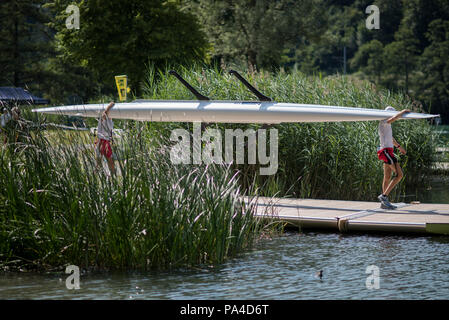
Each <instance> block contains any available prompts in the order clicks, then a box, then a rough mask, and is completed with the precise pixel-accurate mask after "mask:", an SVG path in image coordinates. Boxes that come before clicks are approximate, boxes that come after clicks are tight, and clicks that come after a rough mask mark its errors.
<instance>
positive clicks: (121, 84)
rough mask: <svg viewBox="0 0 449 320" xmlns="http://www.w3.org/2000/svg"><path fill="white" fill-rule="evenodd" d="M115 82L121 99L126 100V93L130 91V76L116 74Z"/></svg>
mask: <svg viewBox="0 0 449 320" xmlns="http://www.w3.org/2000/svg"><path fill="white" fill-rule="evenodd" d="M115 84H116V85H117V90H118V96H119V100H120V101H126V94H127V93H128V92H129V88H128V77H127V76H126V75H123V76H115Z"/></svg>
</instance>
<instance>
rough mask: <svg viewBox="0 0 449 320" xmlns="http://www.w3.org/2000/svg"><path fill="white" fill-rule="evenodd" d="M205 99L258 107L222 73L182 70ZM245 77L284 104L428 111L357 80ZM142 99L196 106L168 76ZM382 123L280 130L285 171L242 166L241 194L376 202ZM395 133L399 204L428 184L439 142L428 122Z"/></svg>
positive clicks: (152, 82) (156, 78)
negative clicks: (410, 190) (412, 189)
mask: <svg viewBox="0 0 449 320" xmlns="http://www.w3.org/2000/svg"><path fill="white" fill-rule="evenodd" d="M178 71H179V72H180V73H181V75H182V76H183V77H184V78H185V79H186V80H187V81H188V82H190V83H191V84H192V85H193V86H194V87H196V88H198V89H199V91H200V92H201V93H203V94H204V95H206V96H208V97H210V98H211V99H217V100H229V99H232V100H255V97H254V96H252V94H251V93H250V92H249V91H248V90H247V89H246V88H245V87H244V86H243V85H241V84H240V83H239V82H238V81H237V80H236V79H235V78H234V77H233V76H231V75H229V74H228V73H227V72H225V71H223V70H220V69H217V68H215V69H201V68H193V69H182V68H181V69H180V70H178ZM243 75H244V76H245V77H246V78H247V79H248V81H249V82H251V83H252V84H254V85H255V86H256V87H257V88H259V89H260V90H261V91H262V92H263V93H264V94H266V95H268V96H270V97H272V99H273V100H275V101H278V102H294V103H310V104H322V105H334V106H348V107H361V108H380V109H384V108H385V107H386V106H389V105H391V106H393V107H395V108H396V109H397V110H401V109H405V108H408V109H412V110H414V111H417V112H422V107H421V106H420V105H419V103H417V102H416V101H412V100H411V99H410V98H409V97H408V96H406V95H404V94H402V93H393V92H391V91H388V90H383V89H378V88H376V87H375V86H374V85H373V84H371V83H369V82H367V81H361V80H358V79H356V78H353V77H350V76H339V75H336V76H330V77H326V78H322V77H319V76H306V75H304V74H302V73H300V72H297V71H292V72H289V73H287V72H283V71H282V70H280V71H279V72H277V73H275V74H274V73H267V72H246V73H243ZM143 89H144V90H143V92H144V95H145V98H148V99H194V97H193V95H192V94H191V93H190V92H189V91H188V90H187V89H185V88H184V87H183V86H182V84H180V83H179V82H178V81H177V79H175V78H174V77H172V76H170V75H169V74H168V73H167V72H165V73H164V72H159V73H158V74H156V72H155V71H154V70H152V69H150V70H149V71H148V79H147V82H146V84H145V85H144V88H143ZM378 123H379V122H378V121H366V122H350V123H313V124H310V123H298V124H280V125H276V126H274V127H275V128H277V129H278V130H279V169H278V171H277V173H276V174H275V175H273V176H260V175H259V174H258V167H257V165H256V166H254V165H239V166H235V168H236V169H239V170H240V175H241V179H240V182H241V183H242V187H243V188H245V187H246V186H250V185H251V183H252V182H253V181H254V180H255V181H256V183H257V186H258V187H259V189H258V190H259V192H260V194H261V195H266V196H274V195H276V196H296V197H311V198H324V199H342V200H343V199H347V200H377V199H376V196H377V195H378V194H379V193H380V192H381V191H382V190H381V185H382V178H383V169H382V163H381V162H380V161H379V160H378V158H377V154H376V152H377V146H378V145H379V140H378V139H379V138H378V133H377V129H378ZM152 126H153V128H155V130H157V131H154V132H165V133H164V134H169V131H170V129H172V128H173V127H176V126H177V127H179V126H185V124H168V125H166V124H153V125H152ZM236 127H239V128H242V129H243V130H245V128H247V127H254V128H257V127H258V125H243V124H242V125H236V124H228V125H218V128H221V129H224V128H236ZM393 133H394V136H395V138H396V140H398V141H399V142H400V143H401V145H402V146H404V147H405V148H406V150H407V155H405V156H402V155H398V156H399V158H400V163H401V166H402V167H403V170H404V174H405V178H404V180H403V182H402V183H401V184H400V185H398V187H397V188H396V189H395V191H394V193H393V194H392V198H393V199H397V198H398V196H399V195H400V194H401V192H403V191H404V190H405V188H406V186H412V185H416V184H422V183H424V181H425V178H426V177H427V175H428V174H430V172H431V165H432V162H433V161H434V159H435V147H436V142H437V139H436V135H435V133H434V132H433V131H432V130H431V126H430V125H429V124H428V123H427V121H425V120H407V121H398V122H396V123H394V124H393Z"/></svg>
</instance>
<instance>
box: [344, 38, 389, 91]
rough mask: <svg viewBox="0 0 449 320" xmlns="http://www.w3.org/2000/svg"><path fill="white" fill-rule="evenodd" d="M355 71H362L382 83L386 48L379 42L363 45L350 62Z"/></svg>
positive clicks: (372, 41)
mask: <svg viewBox="0 0 449 320" xmlns="http://www.w3.org/2000/svg"><path fill="white" fill-rule="evenodd" d="M350 64H351V68H352V69H353V70H357V69H358V70H360V71H362V72H363V73H365V74H366V75H368V76H372V77H375V79H376V83H378V84H379V83H380V82H381V75H382V72H383V67H384V46H383V44H382V42H380V41H379V40H371V41H370V42H368V43H365V44H364V45H362V46H361V47H360V48H359V50H358V51H357V53H356V54H355V56H354V58H352V59H351V61H350Z"/></svg>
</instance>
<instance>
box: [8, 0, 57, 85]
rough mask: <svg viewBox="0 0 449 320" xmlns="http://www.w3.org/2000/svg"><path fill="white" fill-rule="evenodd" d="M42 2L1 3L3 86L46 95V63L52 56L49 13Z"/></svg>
mask: <svg viewBox="0 0 449 320" xmlns="http://www.w3.org/2000/svg"><path fill="white" fill-rule="evenodd" d="M44 2H45V1H39V0H15V1H12V0H6V1H1V2H0V39H1V41H0V86H27V87H29V88H30V89H32V90H34V92H36V93H41V92H42V91H45V88H44V87H42V80H43V79H46V78H47V77H48V72H47V70H46V68H45V64H44V62H45V60H46V59H47V58H48V57H49V56H51V54H52V53H53V50H52V49H53V48H52V47H51V46H49V45H48V42H49V40H50V39H51V37H52V35H51V33H50V32H49V30H48V28H47V27H46V23H47V22H48V21H49V19H50V18H49V15H48V12H46V11H45V10H43V9H42V3H44Z"/></svg>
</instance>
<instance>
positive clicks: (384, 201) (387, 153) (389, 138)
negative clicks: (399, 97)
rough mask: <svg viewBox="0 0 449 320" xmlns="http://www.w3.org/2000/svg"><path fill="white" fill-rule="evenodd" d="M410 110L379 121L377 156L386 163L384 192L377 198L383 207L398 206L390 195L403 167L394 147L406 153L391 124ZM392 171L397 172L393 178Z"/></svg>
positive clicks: (391, 207)
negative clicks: (393, 202)
mask: <svg viewBox="0 0 449 320" xmlns="http://www.w3.org/2000/svg"><path fill="white" fill-rule="evenodd" d="M385 110H387V111H396V109H395V108H393V107H391V106H388V107H386V108H385ZM408 112H410V110H408V109H404V110H402V111H400V112H398V113H397V114H396V115H394V116H392V117H390V118H388V119H385V120H381V121H380V123H379V138H380V147H379V148H378V151H377V156H378V157H379V160H381V161H383V163H384V179H383V183H382V194H380V195H379V196H378V197H377V198H378V199H379V200H380V202H381V207H382V208H383V209H395V208H396V206H394V205H392V204H391V203H390V201H389V199H388V195H389V194H390V192H391V191H392V190H393V188H394V187H395V186H396V185H397V184H398V183H399V181H401V179H402V177H403V173H402V168H401V166H400V165H399V163H398V160H397V159H396V157H395V155H394V152H393V151H394V147H396V148H397V149H398V150H399V151H400V152H401V153H402V154H406V151H405V149H404V148H403V147H401V146H400V145H399V143H398V142H397V141H396V140H395V139H394V137H393V131H392V128H391V124H392V123H393V122H395V121H396V120H399V119H400V118H401V117H402V115H403V114H405V113H408ZM392 172H394V173H395V174H396V176H395V177H394V178H393V179H391V177H392Z"/></svg>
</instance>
